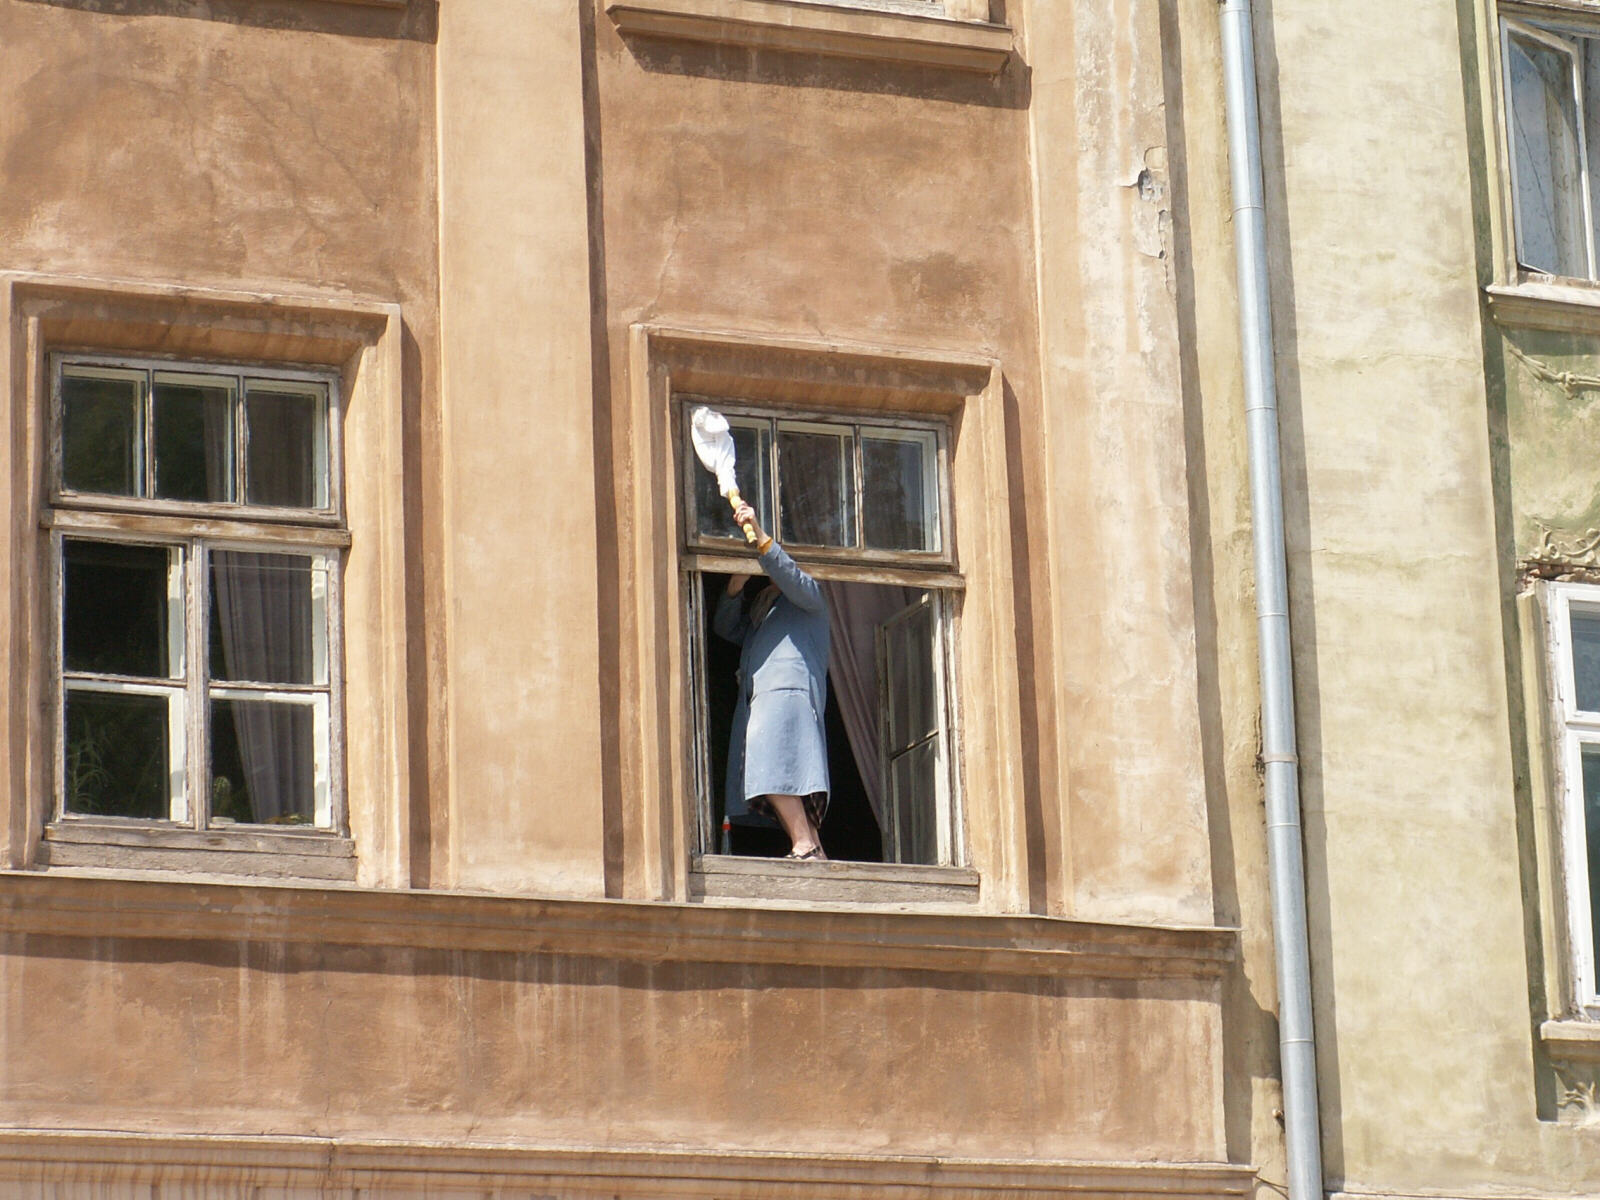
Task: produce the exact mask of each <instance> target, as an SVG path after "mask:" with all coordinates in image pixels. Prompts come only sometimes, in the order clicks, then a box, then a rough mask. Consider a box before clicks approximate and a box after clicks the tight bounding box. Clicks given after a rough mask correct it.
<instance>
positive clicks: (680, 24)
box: [606, 0, 1011, 75]
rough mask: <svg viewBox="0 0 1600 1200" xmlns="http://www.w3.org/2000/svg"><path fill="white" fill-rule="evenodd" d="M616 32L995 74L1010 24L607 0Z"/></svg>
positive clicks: (767, 5)
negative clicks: (609, 0)
mask: <svg viewBox="0 0 1600 1200" xmlns="http://www.w3.org/2000/svg"><path fill="white" fill-rule="evenodd" d="M606 12H607V14H608V15H609V16H610V17H611V19H612V20H613V21H615V22H616V25H617V29H618V30H620V31H621V32H622V33H624V34H631V35H635V36H643V37H671V38H684V39H687V40H689V41H696V42H710V43H713V44H715V45H734V46H753V47H756V48H758V49H763V50H786V51H792V52H796V53H801V54H834V55H839V56H841V57H844V58H859V59H868V60H874V61H878V62H893V63H910V64H914V65H917V66H926V67H945V68H949V69H952V70H958V71H977V72H981V73H983V74H986V75H994V74H998V73H999V71H1000V70H1001V68H1003V67H1004V66H1005V64H1006V60H1007V59H1008V58H1009V57H1010V56H1011V30H1010V29H1009V28H1007V27H1006V26H1004V25H993V24H989V23H987V22H980V21H956V20H951V19H950V18H949V17H944V16H920V15H917V14H914V13H897V12H884V11H881V10H875V9H856V8H848V7H844V6H841V5H824V4H814V3H804V2H801V3H796V2H794V0H611V3H609V4H607V5H606Z"/></svg>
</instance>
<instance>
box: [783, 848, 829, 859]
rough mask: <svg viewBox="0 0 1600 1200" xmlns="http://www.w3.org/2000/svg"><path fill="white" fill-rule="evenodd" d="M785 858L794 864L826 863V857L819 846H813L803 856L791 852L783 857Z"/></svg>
mask: <svg viewBox="0 0 1600 1200" xmlns="http://www.w3.org/2000/svg"><path fill="white" fill-rule="evenodd" d="M784 857H785V858H788V859H792V860H794V861H795V862H827V861H828V856H827V855H826V854H824V853H823V852H822V847H821V846H813V847H811V849H809V850H807V851H806V852H805V853H804V854H796V853H795V852H794V851H793V850H791V851H789V853H787V854H785V855H784Z"/></svg>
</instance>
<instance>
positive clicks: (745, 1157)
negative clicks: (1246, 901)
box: [0, 1129, 1254, 1200]
mask: <svg viewBox="0 0 1600 1200" xmlns="http://www.w3.org/2000/svg"><path fill="white" fill-rule="evenodd" d="M18 1168H20V1169H21V1170H23V1171H27V1172H28V1174H29V1177H30V1178H38V1177H40V1176H42V1177H43V1178H46V1179H50V1178H58V1179H59V1178H64V1177H65V1178H73V1177H75V1176H77V1175H78V1174H80V1173H83V1172H97V1174H96V1176H95V1177H96V1179H97V1180H99V1179H100V1178H101V1174H99V1173H106V1174H111V1175H114V1176H116V1177H118V1178H120V1179H127V1178H128V1177H130V1176H132V1177H134V1178H143V1177H146V1176H154V1175H156V1174H159V1175H160V1178H161V1180H162V1181H163V1182H164V1183H166V1182H173V1181H175V1180H183V1179H187V1178H189V1177H191V1176H192V1177H194V1178H203V1179H204V1180H205V1181H207V1182H216V1181H217V1180H218V1177H219V1176H221V1175H222V1174H223V1173H225V1172H227V1171H229V1170H236V1171H239V1172H266V1173H270V1175H271V1176H272V1177H273V1178H274V1179H275V1180H276V1179H281V1180H282V1181H283V1183H284V1184H285V1185H288V1186H291V1187H292V1186H296V1185H298V1186H302V1187H303V1186H307V1185H312V1186H314V1185H316V1184H324V1185H325V1184H328V1183H342V1184H345V1185H346V1186H356V1185H359V1186H362V1187H371V1186H372V1185H373V1184H374V1183H378V1184H379V1185H380V1186H400V1185H402V1184H408V1183H409V1184H411V1185H413V1186H418V1185H421V1186H426V1185H428V1184H432V1185H435V1186H467V1185H469V1184H478V1185H483V1186H488V1187H535V1188H540V1187H549V1186H558V1187H559V1186H561V1185H563V1184H567V1185H581V1184H583V1183H585V1182H588V1183H591V1184H592V1183H594V1182H595V1181H597V1180H603V1181H604V1183H605V1185H606V1193H607V1194H608V1195H610V1194H613V1189H615V1194H617V1195H621V1196H627V1197H635V1196H642V1195H649V1196H652V1197H660V1196H662V1195H681V1194H685V1193H684V1189H685V1188H689V1189H692V1188H693V1187H694V1185H699V1186H700V1187H701V1188H703V1187H704V1186H705V1185H706V1184H714V1185H717V1186H718V1187H719V1189H721V1190H720V1191H719V1194H723V1195H728V1196H732V1197H744V1196H747V1195H757V1194H759V1195H760V1196H762V1197H787V1196H804V1195H824V1194H826V1195H830V1196H838V1195H839V1194H840V1192H839V1191H838V1190H837V1189H840V1188H850V1189H856V1188H860V1189H870V1191H863V1192H861V1193H855V1192H852V1193H851V1194H853V1195H854V1194H862V1195H866V1194H870V1195H872V1196H875V1197H876V1196H899V1195H914V1196H917V1197H927V1196H930V1195H932V1196H938V1195H939V1194H941V1193H943V1192H945V1191H950V1192H952V1193H956V1192H958V1193H959V1194H961V1195H963V1196H971V1195H972V1194H973V1193H975V1192H977V1193H993V1194H995V1195H997V1196H999V1195H1005V1196H1025V1195H1026V1196H1032V1195H1040V1196H1050V1195H1060V1196H1070V1195H1075V1194H1085V1193H1088V1194H1091V1195H1116V1196H1120V1197H1128V1198H1130V1200H1142V1198H1144V1197H1162V1198H1172V1200H1182V1198H1186V1197H1221V1196H1243V1195H1247V1194H1249V1192H1250V1190H1251V1187H1252V1185H1253V1182H1254V1171H1253V1170H1252V1169H1251V1168H1250V1167H1247V1166H1240V1165H1236V1164H1232V1163H1209V1162H1199V1163H1184V1162H1160V1161H1158V1162H1137V1163H1124V1162H1092V1161H1072V1160H1058V1159H1018V1158H981V1159H980V1158H944V1157H939V1158H934V1157H930V1156H922V1155H882V1156H878V1155H864V1154H806V1153H803V1152H801V1153H791V1154H775V1153H762V1152H751V1151H738V1150H684V1149H676V1148H674V1149H667V1148H662V1149H651V1148H617V1147H613V1146H592V1147H544V1146H536V1145H506V1144H484V1143H468V1144H456V1145H452V1144H447V1143H445V1144H441V1143H422V1142H402V1141H377V1140H360V1139H345V1138H319V1137H304V1136H300V1137H273V1136H238V1137H230V1136H226V1135H206V1134H188V1135H186V1134H160V1133H124V1132H120V1131H116V1132H112V1131H107V1132H100V1131H93V1130H51V1129H7V1130H3V1131H0V1178H3V1177H5V1176H6V1175H8V1174H10V1175H12V1177H16V1175H17V1173H18ZM252 1180H253V1181H255V1182H261V1181H262V1179H261V1178H260V1177H258V1176H256V1175H252ZM695 1194H703V1192H699V1191H696V1192H695Z"/></svg>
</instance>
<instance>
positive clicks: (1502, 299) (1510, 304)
mask: <svg viewBox="0 0 1600 1200" xmlns="http://www.w3.org/2000/svg"><path fill="white" fill-rule="evenodd" d="M1484 293H1485V295H1486V296H1487V297H1488V300H1489V314H1490V316H1492V317H1493V318H1494V321H1495V324H1497V325H1499V326H1501V327H1502V328H1506V329H1543V330H1547V331H1553V332H1556V333H1600V286H1596V285H1594V284H1583V283H1564V282H1563V283H1555V282H1549V283H1544V282H1522V283H1510V284H1493V285H1491V286H1489V287H1487V288H1485V289H1484Z"/></svg>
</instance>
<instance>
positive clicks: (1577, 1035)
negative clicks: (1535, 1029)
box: [1539, 1018, 1600, 1063]
mask: <svg viewBox="0 0 1600 1200" xmlns="http://www.w3.org/2000/svg"><path fill="white" fill-rule="evenodd" d="M1539 1040H1540V1041H1541V1042H1543V1043H1544V1048H1545V1053H1547V1054H1549V1055H1550V1057H1551V1058H1553V1059H1555V1060H1556V1061H1557V1062H1586V1063H1600V1021H1576V1020H1572V1019H1570V1018H1568V1019H1566V1020H1560V1021H1546V1022H1545V1023H1544V1024H1543V1025H1541V1026H1539Z"/></svg>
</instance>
